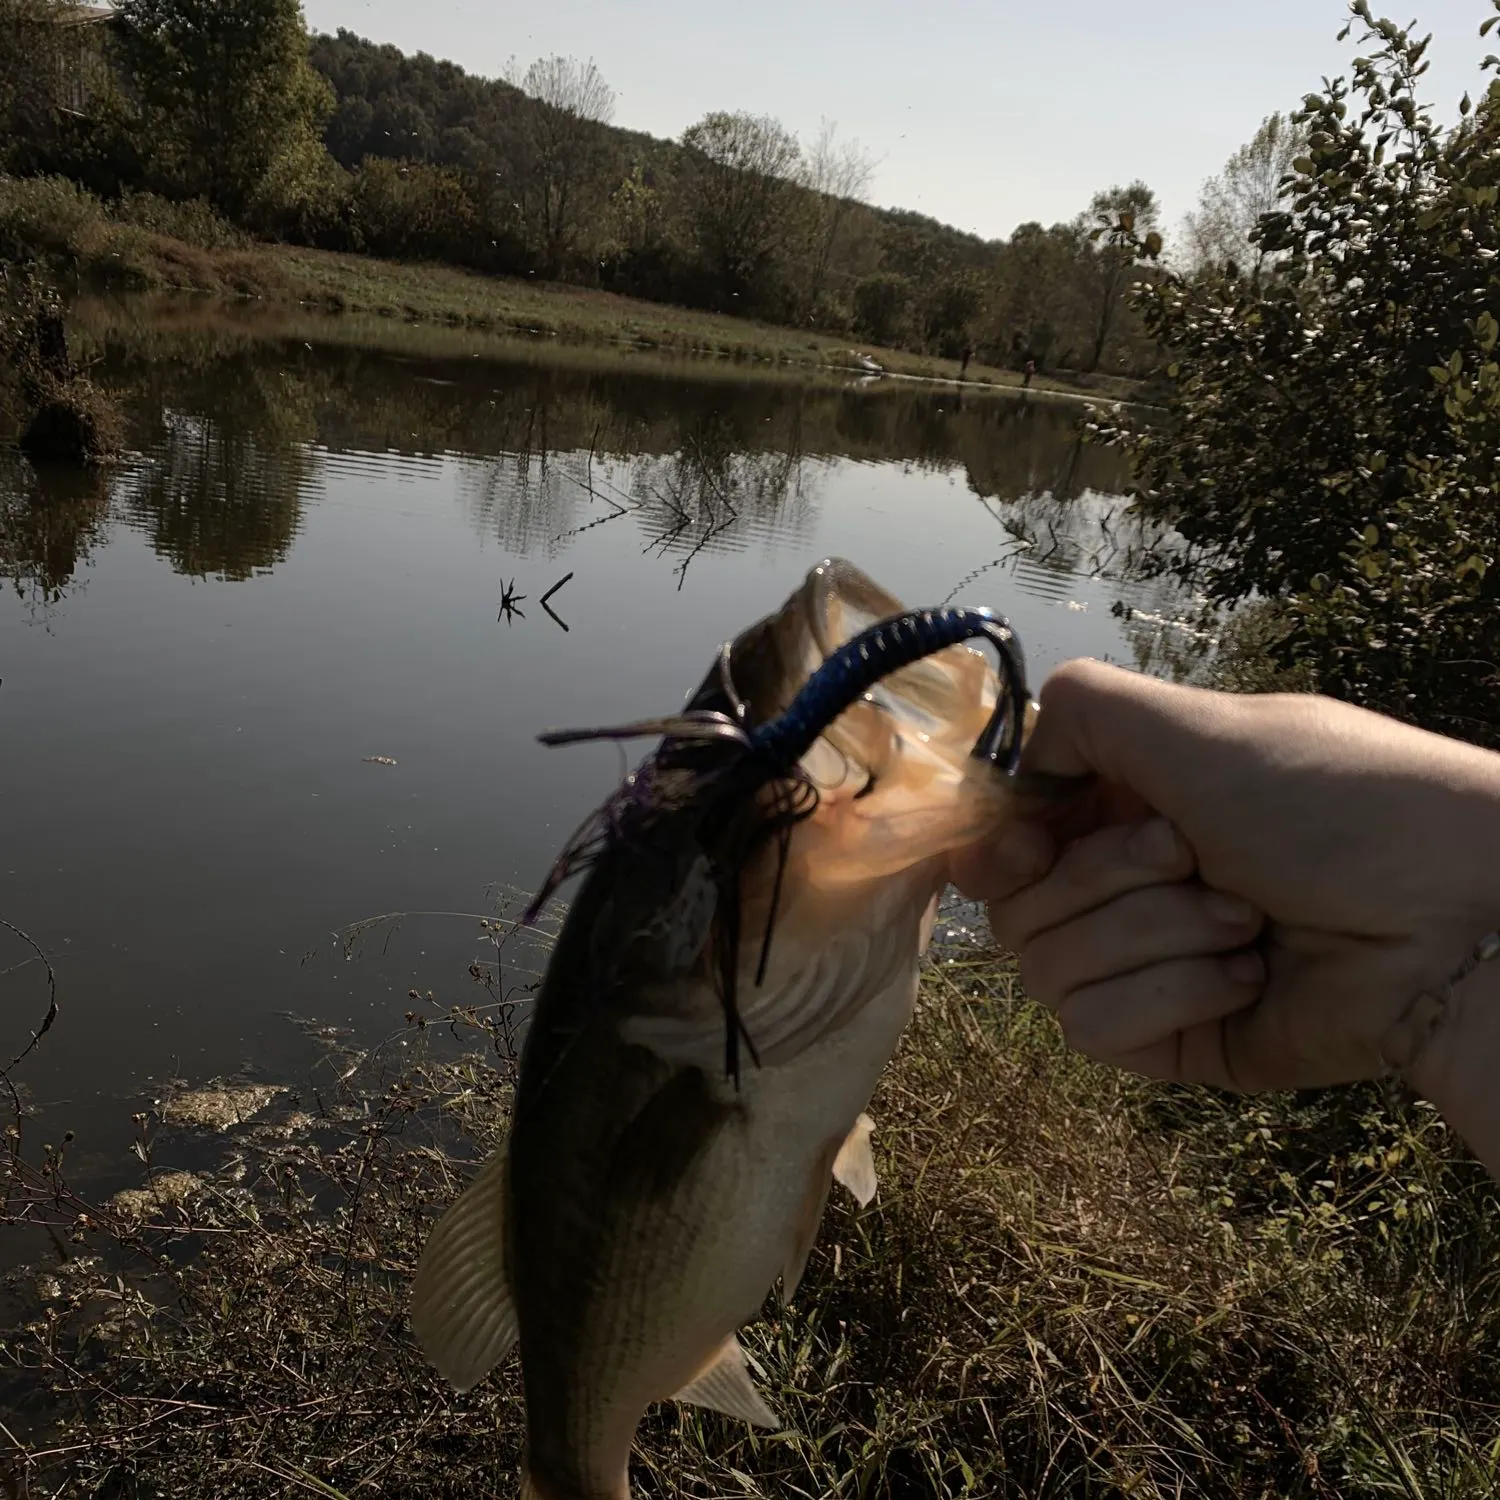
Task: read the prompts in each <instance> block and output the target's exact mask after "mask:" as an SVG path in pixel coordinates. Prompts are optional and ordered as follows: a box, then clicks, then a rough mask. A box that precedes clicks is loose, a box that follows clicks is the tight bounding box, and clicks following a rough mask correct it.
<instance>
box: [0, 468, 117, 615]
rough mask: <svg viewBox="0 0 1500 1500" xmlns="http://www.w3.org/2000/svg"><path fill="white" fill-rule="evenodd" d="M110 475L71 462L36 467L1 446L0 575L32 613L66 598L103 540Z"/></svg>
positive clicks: (107, 509) (42, 611)
mask: <svg viewBox="0 0 1500 1500" xmlns="http://www.w3.org/2000/svg"><path fill="white" fill-rule="evenodd" d="M109 500H110V486H109V479H108V476H106V475H104V474H101V473H99V472H97V471H90V470H83V469H79V468H77V467H75V466H73V465H67V466H63V467H58V468H54V467H51V466H48V467H45V468H42V469H40V470H38V469H34V468H33V467H32V466H31V465H30V464H29V463H27V462H26V460H25V459H23V458H22V457H21V456H20V454H18V453H15V452H13V451H11V450H8V449H5V448H0V576H4V577H5V578H7V579H9V580H10V582H11V584H12V585H13V587H14V588H15V590H16V592H17V594H19V595H20V597H21V598H22V599H23V600H24V601H26V603H27V604H28V606H29V607H30V608H31V610H32V612H33V613H34V614H35V613H42V614H45V612H46V611H47V610H48V609H50V608H51V607H52V606H53V605H55V604H56V603H58V601H59V600H61V599H62V597H63V595H64V594H65V593H66V592H67V590H68V586H69V585H70V584H71V583H72V582H73V578H74V575H75V574H76V573H77V571H78V569H79V567H80V566H83V565H84V564H86V563H87V562H88V560H89V556H90V554H91V553H92V552H93V550H94V548H95V547H96V546H97V545H98V544H99V543H100V542H101V541H102V540H103V539H104V536H105V531H106V526H107V522H108V516H109Z"/></svg>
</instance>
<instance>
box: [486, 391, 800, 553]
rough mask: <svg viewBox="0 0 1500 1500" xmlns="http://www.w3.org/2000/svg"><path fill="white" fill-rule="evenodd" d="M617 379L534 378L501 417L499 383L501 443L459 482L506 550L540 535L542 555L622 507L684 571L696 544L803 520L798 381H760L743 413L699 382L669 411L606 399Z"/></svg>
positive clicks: (790, 526) (650, 544)
mask: <svg viewBox="0 0 1500 1500" xmlns="http://www.w3.org/2000/svg"><path fill="white" fill-rule="evenodd" d="M637 383H638V382H636V381H630V380H627V381H625V382H623V385H624V392H623V393H622V394H630V395H636V396H638V395H639V391H638V390H636V391H632V386H634V385H636V384H637ZM616 390H617V388H616V387H615V386H614V384H613V382H611V381H600V382H598V384H597V385H595V384H594V383H592V382H591V383H590V384H589V386H588V387H587V388H586V389H585V390H582V391H577V390H573V391H570V390H568V389H567V388H566V386H559V385H558V384H557V383H555V382H544V383H540V384H539V385H537V386H534V387H531V388H529V391H528V394H529V395H530V397H531V400H530V404H529V405H527V406H526V407H525V408H524V409H522V408H519V407H517V408H516V409H515V411H514V413H513V415H512V417H511V419H510V420H509V421H504V419H503V416H502V414H501V402H500V396H501V393H500V392H497V393H496V396H495V398H494V399H493V401H492V405H493V406H494V407H495V408H496V411H495V413H494V414H493V416H492V418H491V421H492V424H496V423H503V430H501V431H498V432H497V433H496V435H497V436H499V437H500V438H501V441H502V448H501V451H500V452H499V453H498V454H497V455H496V456H495V457H494V458H491V459H486V460H484V461H483V462H482V463H476V464H473V465H471V466H470V468H469V470H468V473H467V475H466V477H465V479H464V481H463V484H464V489H465V492H466V498H467V501H468V503H469V505H470V507H471V508H472V509H473V511H474V513H475V515H476V517H477V518H478V519H479V520H480V522H481V524H482V526H483V529H484V530H485V531H486V532H487V533H489V534H491V535H494V536H497V537H498V538H499V539H500V542H501V544H502V545H503V546H504V547H505V548H506V550H507V551H510V552H514V553H516V554H517V555H519V556H525V555H526V554H527V553H528V552H531V551H532V550H534V549H535V548H537V547H538V546H542V547H544V548H545V550H546V552H547V554H548V555H549V556H551V555H553V554H554V553H555V552H556V551H557V550H558V549H559V548H560V547H561V546H562V545H563V544H565V543H566V542H568V541H570V540H571V539H572V538H574V537H576V536H579V535H581V534H582V533H584V532H586V531H590V530H592V529H594V528H595V527H598V526H603V525H605V524H608V523H616V524H618V523H622V522H624V521H625V519H626V518H627V517H629V518H632V519H633V520H634V523H635V524H636V525H637V526H638V527H639V528H640V529H641V530H642V531H643V532H644V533H645V534H646V537H647V544H646V545H647V549H648V550H650V549H657V550H659V551H661V552H662V553H663V554H665V553H675V554H679V555H680V557H681V559H682V560H681V561H680V562H679V564H678V573H679V576H681V574H682V573H684V572H685V571H686V567H687V564H688V562H690V561H691V559H692V558H693V557H695V556H696V555H697V554H698V553H699V552H701V551H703V550H704V549H705V548H709V549H714V550H719V549H723V548H728V547H734V546H743V545H744V536H745V535H746V534H747V533H748V532H749V531H753V530H755V529H758V528H765V527H767V526H769V525H772V524H774V525H775V527H776V528H777V529H778V530H780V531H787V530H792V531H796V532H800V531H802V530H803V529H805V527H806V524H807V503H808V500H809V498H810V497H809V496H808V494H807V493H806V481H805V472H806V462H805V457H804V454H803V451H802V443H803V429H804V420H803V411H802V405H801V402H800V400H799V399H798V398H799V396H800V395H801V393H799V392H797V391H796V390H795V389H788V390H779V391H775V392H772V393H771V395H772V399H771V400H770V401H769V402H768V401H766V400H765V399H764V397H765V396H766V394H767V393H766V392H764V391H761V390H757V391H756V395H757V397H758V398H760V399H757V400H756V401H755V402H753V403H752V404H751V405H752V410H753V412H754V415H753V416H749V415H748V414H747V413H746V412H745V411H744V410H742V409H739V404H738V403H729V402H725V401H724V400H723V393H722V391H717V390H713V391H711V394H712V395H713V396H714V397H715V399H714V400H713V401H705V400H704V399H703V397H704V393H703V391H702V390H696V391H693V390H691V388H690V389H689V391H683V392H680V393H678V394H680V395H684V396H689V397H690V398H689V399H682V400H678V401H677V402H676V404H675V409H674V410H671V411H670V412H663V411H662V410H661V409H660V408H659V407H658V408H657V409H656V410H654V411H652V410H649V409H643V408H642V406H641V405H640V404H639V403H638V401H631V400H628V399H626V400H620V401H614V400H611V399H609V398H610V397H611V396H612V395H614V394H616ZM494 430H495V428H494V426H493V425H492V431H494ZM580 438H582V443H579V439H580ZM562 443H573V444H577V445H578V446H573V447H569V448H560V446H559V445H560V444H562ZM789 502H790V505H789Z"/></svg>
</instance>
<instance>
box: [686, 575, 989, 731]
mask: <svg viewBox="0 0 1500 1500" xmlns="http://www.w3.org/2000/svg"><path fill="white" fill-rule="evenodd" d="M906 608H907V606H906V605H905V604H904V603H903V601H902V600H900V599H899V598H897V597H896V595H895V594H892V593H891V592H890V591H889V590H887V589H884V588H882V587H881V586H880V585H879V584H878V583H876V582H875V580H874V579H873V578H871V577H870V576H869V575H868V574H867V573H865V572H863V571H862V570H861V569H859V568H857V567H856V566H855V565H854V564H853V563H851V562H849V561H847V560H846V559H844V558H840V557H829V558H824V559H823V561H822V562H820V563H818V564H817V565H816V566H815V567H813V568H812V569H810V570H809V572H808V574H807V577H806V578H805V579H804V580H803V582H802V584H801V585H800V586H799V587H798V588H797V589H796V590H795V591H794V592H793V593H792V595H791V597H790V598H788V600H787V601H786V603H785V604H784V605H782V607H781V608H780V609H779V610H778V611H777V612H776V613H775V614H773V615H768V616H766V617H765V618H764V619H762V620H758V621H757V622H756V623H755V624H754V625H751V626H750V627H748V628H747V629H746V630H743V631H741V632H740V634H739V635H738V636H736V637H735V639H734V640H733V641H730V642H729V643H728V644H727V645H725V646H723V647H722V648H721V649H720V652H719V656H718V660H717V661H716V663H715V665H714V668H713V669H712V670H711V671H710V672H709V674H708V676H707V677H706V678H705V679H704V681H703V683H702V684H701V685H700V687H699V688H698V690H697V692H696V693H694V694H693V695H692V696H691V697H690V698H689V702H688V706H689V707H690V708H692V709H709V710H716V711H718V712H720V713H725V714H728V715H729V716H731V717H732V718H734V719H735V720H737V721H738V722H739V723H740V724H741V725H742V726H743V727H745V728H747V729H753V728H755V727H757V726H758V725H761V724H764V723H767V722H768V721H769V720H771V719H774V718H775V717H776V716H777V715H779V714H781V713H784V712H785V711H786V709H787V708H788V707H789V706H790V705H791V702H792V700H793V699H794V698H795V697H796V696H797V694H798V692H799V691H800V690H801V689H802V687H803V686H804V685H805V684H806V682H807V680H808V678H809V677H811V676H812V674H813V673H814V672H815V671H816V670H817V669H818V668H819V667H820V666H822V664H823V663H824V662H825V661H826V660H827V659H828V658H829V657H830V656H832V655H833V654H834V652H836V651H837V650H838V649H839V648H840V647H841V646H844V645H846V644H847V643H848V642H849V641H851V640H852V639H853V638H854V637H855V636H856V635H858V634H859V633H860V632H861V631H863V630H865V629H867V628H868V627H869V626H871V625H875V624H878V623H879V622H880V621H882V620H888V619H890V618H891V617H892V616H895V615H899V614H901V613H902V612H903V611H904V610H905V609H906ZM1000 691H1001V683H1000V677H999V674H998V672H997V671H996V670H995V669H994V668H993V667H991V666H990V664H989V660H988V658H987V657H986V656H985V655H984V653H983V651H982V650H980V649H979V648H978V647H977V646H969V645H959V646H950V647H948V648H947V649H946V650H944V651H940V652H937V653H935V654H934V655H932V656H930V657H926V658H924V659H922V660H920V661H917V662H914V663H913V664H912V665H910V666H907V667H903V668H902V669H901V670H900V671H897V672H894V673H892V674H891V675H890V676H889V677H886V678H885V679H883V680H882V681H881V682H879V683H877V684H876V685H875V686H874V687H873V688H872V689H871V690H870V691H869V692H868V693H867V694H865V695H864V698H863V699H862V700H861V701H862V703H863V704H865V705H874V706H876V707H877V708H879V709H881V710H883V711H884V712H885V713H886V714H888V715H890V716H891V717H892V718H893V719H894V720H896V721H897V722H899V723H900V724H901V725H902V726H903V727H904V728H905V729H906V730H907V731H908V732H910V733H911V734H913V735H917V736H920V737H921V738H922V739H923V741H924V742H929V743H935V744H938V745H941V746H942V747H944V748H945V749H947V750H950V751H952V752H953V753H954V754H955V755H956V756H963V755H967V754H968V753H969V752H970V751H971V750H972V749H973V747H974V745H975V744H976V742H977V741H978V739H979V736H980V735H981V733H982V732H983V730H984V728H985V726H986V724H987V723H988V722H989V719H990V717H991V715H992V714H993V712H994V708H995V704H996V702H997V701H998V698H999V694H1000ZM856 707H858V705H856ZM838 727H839V726H837V725H835V726H830V729H829V731H826V732H825V738H827V737H829V736H833V737H835V738H839V737H840V736H839V735H838Z"/></svg>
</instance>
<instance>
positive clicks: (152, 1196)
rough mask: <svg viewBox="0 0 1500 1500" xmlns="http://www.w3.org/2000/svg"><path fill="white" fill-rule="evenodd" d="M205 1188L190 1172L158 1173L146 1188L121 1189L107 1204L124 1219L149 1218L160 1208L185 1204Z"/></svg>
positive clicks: (200, 1180)
mask: <svg viewBox="0 0 1500 1500" xmlns="http://www.w3.org/2000/svg"><path fill="white" fill-rule="evenodd" d="M204 1186H205V1184H204V1181H203V1179H202V1178H201V1177H198V1176H196V1175H195V1174H194V1173H192V1172H160V1173H158V1174H157V1175H156V1176H155V1177H153V1178H152V1179H151V1183H150V1185H149V1186H148V1187H143V1188H124V1189H122V1190H121V1191H120V1192H118V1193H116V1194H115V1195H114V1197H113V1198H111V1199H110V1200H109V1202H110V1206H111V1207H112V1208H116V1209H118V1210H119V1211H120V1212H121V1213H122V1214H124V1215H125V1216H126V1218H130V1219H149V1218H150V1217H151V1215H152V1214H154V1213H157V1212H159V1211H160V1210H161V1209H164V1208H175V1207H177V1205H178V1204H180V1203H186V1202H187V1200H188V1199H189V1198H191V1197H192V1196H193V1194H194V1193H197V1192H201V1191H202V1189H203V1187H204Z"/></svg>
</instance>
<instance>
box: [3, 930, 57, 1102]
mask: <svg viewBox="0 0 1500 1500" xmlns="http://www.w3.org/2000/svg"><path fill="white" fill-rule="evenodd" d="M0 927H4V928H5V929H6V930H7V931H9V932H13V933H15V935H16V936H17V937H18V938H20V940H21V941H22V942H23V943H25V944H26V946H27V947H28V948H30V949H31V951H32V952H33V953H34V954H35V955H36V957H37V958H38V959H39V960H40V961H41V965H42V967H43V968H44V969H45V970H46V971H47V1014H46V1015H45V1016H43V1017H42V1024H41V1025H40V1026H38V1027H37V1029H36V1030H35V1031H33V1032H32V1033H31V1040H30V1041H29V1042H27V1044H26V1045H25V1046H24V1047H22V1048H21V1050H20V1051H19V1052H18V1053H17V1054H16V1055H15V1056H14V1057H13V1058H11V1060H10V1062H9V1063H7V1064H6V1065H5V1067H3V1068H0V1078H3V1079H5V1081H6V1082H7V1083H8V1082H9V1081H10V1075H11V1072H12V1071H13V1070H14V1069H15V1067H16V1066H17V1065H18V1064H19V1063H21V1062H23V1061H25V1059H26V1058H27V1057H29V1056H30V1054H31V1053H32V1052H34V1051H35V1050H36V1048H37V1046H38V1044H39V1043H40V1042H41V1040H42V1038H43V1037H44V1036H46V1035H47V1033H48V1032H49V1031H51V1030H52V1023H53V1022H54V1021H56V1020H57V972H56V970H54V969H53V967H52V963H51V960H50V959H48V957H47V955H46V954H45V953H44V952H43V951H42V946H41V944H40V943H38V942H37V940H36V939H35V938H34V937H32V936H31V934H30V933H29V932H22V930H21V929H20V928H19V927H17V926H16V924H15V923H14V922H7V921H6V920H5V918H4V917H0Z"/></svg>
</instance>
